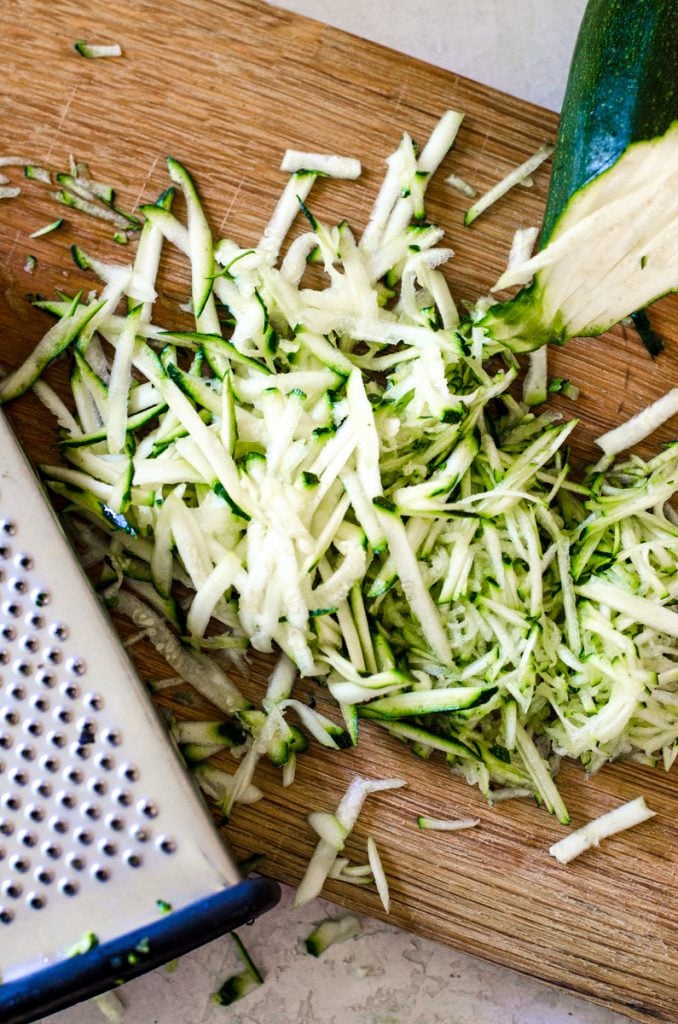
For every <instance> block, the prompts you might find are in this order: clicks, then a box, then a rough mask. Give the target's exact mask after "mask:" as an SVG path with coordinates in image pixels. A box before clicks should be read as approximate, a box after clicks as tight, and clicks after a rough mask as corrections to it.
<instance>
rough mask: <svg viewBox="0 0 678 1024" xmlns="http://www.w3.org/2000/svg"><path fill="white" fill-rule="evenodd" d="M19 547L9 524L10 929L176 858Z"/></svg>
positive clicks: (2, 673)
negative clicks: (122, 876) (92, 888)
mask: <svg viewBox="0 0 678 1024" xmlns="http://www.w3.org/2000/svg"><path fill="white" fill-rule="evenodd" d="M20 544H21V541H20V528H19V526H18V524H17V522H16V521H15V520H14V519H12V518H8V517H2V518H0V755H1V756H0V925H3V924H5V925H9V924H11V923H12V921H14V920H16V919H17V916H18V914H19V912H20V911H21V908H22V907H24V908H26V910H27V911H28V910H35V911H38V910H40V909H42V908H43V907H45V906H46V905H47V903H48V900H49V899H52V898H54V897H57V898H61V897H63V898H69V897H73V896H75V895H77V894H78V893H81V892H84V887H86V886H87V885H90V884H91V885H97V886H98V885H100V884H105V883H107V882H108V881H109V880H110V879H111V878H113V877H114V875H115V873H116V871H120V870H121V869H124V870H135V869H138V868H139V867H141V866H142V865H143V864H144V862H145V860H146V859H147V854H148V853H154V852H155V853H157V854H159V855H163V856H166V855H171V854H172V853H174V851H175V849H176V842H175V840H174V839H173V838H172V837H171V836H166V835H156V834H155V833H154V831H153V821H154V819H155V818H156V817H157V816H158V813H159V809H158V807H157V805H156V804H155V802H154V801H153V800H151V799H149V798H148V797H147V796H145V795H144V794H143V793H140V792H138V791H137V790H136V789H135V788H134V787H135V784H137V783H138V782H139V781H140V773H139V770H138V768H137V766H136V765H135V764H134V763H133V762H131V761H130V760H128V757H127V755H126V752H125V749H124V741H125V737H124V735H123V733H122V732H121V730H120V729H118V728H116V726H115V724H113V723H111V722H110V721H107V720H106V719H105V717H104V716H105V712H106V706H105V700H104V698H103V696H102V695H101V694H100V693H98V692H97V690H96V689H95V688H94V687H92V682H91V681H90V680H89V676H90V672H89V669H88V666H87V664H86V662H85V660H84V659H83V658H82V657H81V656H80V655H79V654H78V653H77V651H74V650H72V649H70V648H69V641H70V630H69V627H68V625H67V624H66V623H65V622H63V621H61V620H60V619H58V618H56V617H51V616H50V614H49V611H50V606H51V605H52V604H53V601H52V595H51V593H50V590H49V588H47V587H45V586H44V585H43V583H42V582H41V580H40V579H39V578H38V576H37V574H36V566H35V565H34V559H33V558H32V556H31V555H30V554H29V553H28V552H26V551H24V550H22V549H21V547H20Z"/></svg>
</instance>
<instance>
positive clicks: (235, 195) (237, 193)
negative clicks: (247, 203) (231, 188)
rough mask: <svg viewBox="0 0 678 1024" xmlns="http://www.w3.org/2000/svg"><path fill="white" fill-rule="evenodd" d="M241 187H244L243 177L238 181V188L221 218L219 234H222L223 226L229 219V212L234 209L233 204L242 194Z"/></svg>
mask: <svg viewBox="0 0 678 1024" xmlns="http://www.w3.org/2000/svg"><path fill="white" fill-rule="evenodd" d="M241 188H242V178H241V179H240V181H239V182H238V184H237V186H236V189H235V192H234V193H233V195H232V196H231V201H230V203H229V204H228V206H227V207H226V210H225V211H224V216H223V217H222V218H221V223H220V224H219V235H221V231H222V228H223V226H224V224H225V223H226V221H227V220H228V215H229V213H230V212H231V210H232V209H233V204H234V203H235V201H236V199H237V198H238V196H239V195H240V190H241Z"/></svg>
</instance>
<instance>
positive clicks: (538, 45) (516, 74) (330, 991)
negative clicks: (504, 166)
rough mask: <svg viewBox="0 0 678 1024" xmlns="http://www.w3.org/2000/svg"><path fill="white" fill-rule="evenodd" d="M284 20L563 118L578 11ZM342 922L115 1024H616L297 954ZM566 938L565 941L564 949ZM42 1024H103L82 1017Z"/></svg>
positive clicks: (387, 939) (183, 973)
mask: <svg viewBox="0 0 678 1024" xmlns="http://www.w3.org/2000/svg"><path fill="white" fill-rule="evenodd" d="M278 3H279V4H280V6H283V7H285V8H287V9H288V10H293V11H296V12H298V13H300V14H306V15H309V16H311V17H315V18H318V19H320V20H322V21H325V22H327V23H328V24H331V25H335V26H336V27H339V28H342V29H345V30H347V31H350V32H353V33H355V34H357V35H361V36H363V37H365V38H368V39H372V40H374V41H376V42H379V43H382V44H384V45H386V46H390V47H392V48H394V49H397V50H400V51H403V52H407V53H409V54H411V55H413V56H416V57H419V58H421V59H424V60H427V61H428V62H429V63H432V64H437V65H439V66H441V67H445V68H447V69H449V70H451V71H454V72H457V73H460V74H463V75H466V76H467V77H469V78H474V79H476V80H477V81H482V82H485V83H487V84H489V85H492V86H494V87H495V88H498V89H502V90H504V91H506V92H509V93H512V94H514V95H517V96H521V97H523V98H525V99H528V100H532V101H533V102H535V103H539V104H541V105H542V106H546V107H550V108H551V109H554V110H557V109H559V106H560V103H561V99H562V95H563V89H564V84H565V78H566V74H567V67H568V63H569V58H570V54H571V51H572V46H573V44H574V39H575V36H576V32H577V27H578V24H579V20H580V17H581V13H582V11H583V9H584V6H585V0H408V2H407V3H406V2H404V0H278ZM341 915H342V911H341V910H339V909H338V908H337V907H334V906H332V905H331V904H329V903H326V902H324V901H321V900H318V901H316V902H315V903H313V904H311V905H310V906H307V907H304V908H302V909H299V910H292V909H291V894H290V892H289V890H285V892H284V895H283V900H282V903H281V905H280V906H279V907H278V908H276V910H274V911H272V912H271V913H269V914H268V915H266V916H265V917H263V918H261V919H259V920H258V921H256V922H255V923H254V924H253V925H250V926H248V927H246V928H243V929H241V931H240V933H239V934H240V936H241V938H242V939H243V941H244V942H245V944H246V946H247V948H248V950H249V952H250V954H251V955H252V957H253V959H254V961H255V962H256V964H257V965H258V966H259V968H260V970H261V971H262V973H263V974H264V975H265V984H264V985H263V986H261V987H260V988H258V989H256V990H255V991H253V992H252V993H250V994H249V995H248V996H247V998H246V999H243V1000H242V1002H240V1003H237V1004H236V1005H234V1006H233V1007H231V1008H230V1009H225V1008H223V1007H219V1006H215V1005H214V1004H213V1002H212V1001H211V994H212V992H213V991H214V990H215V989H216V988H218V987H219V985H220V984H221V983H222V982H223V981H224V980H225V979H226V978H227V977H229V976H230V975H231V974H233V973H235V972H236V971H238V970H239V969H240V964H239V961H238V958H237V955H236V953H235V950H234V948H233V945H232V943H231V942H230V940H229V938H228V937H224V938H223V939H220V940H218V941H216V942H212V943H210V944H209V945H207V946H205V947H203V948H202V949H201V950H198V951H196V952H195V953H192V954H190V955H188V956H185V957H183V958H182V959H181V961H180V962H179V964H178V965H177V967H176V970H174V971H173V972H168V971H167V970H166V969H161V970H158V971H155V972H153V973H151V974H149V975H147V976H145V977H143V978H139V979H137V980H136V981H133V982H130V983H129V984H128V985H126V986H125V987H124V988H123V989H122V990H119V993H118V994H119V996H120V998H121V999H122V1001H123V1002H124V1004H125V1016H124V1024H223V1022H226V1021H227V1022H228V1024H623V1022H624V1019H625V1018H622V1017H620V1016H619V1015H617V1014H613V1013H610V1012H609V1011H607V1010H605V1009H603V1008H601V1007H597V1006H593V1005H592V1004H589V1003H586V1002H583V1001H582V1000H580V999H575V998H573V997H572V996H569V995H567V994H566V993H563V992H560V991H558V990H556V989H552V988H549V987H547V986H545V985H542V984H540V983H539V982H537V981H533V980H532V979H530V978H526V977H523V976H522V975H519V974H516V973H514V972H512V971H509V970H506V969H504V968H500V967H496V966H494V965H493V964H489V963H485V962H483V961H481V960H478V959H476V958H474V957H471V956H467V955H464V954H462V953H457V952H454V951H453V950H450V949H447V948H446V947H443V946H440V945H438V944H436V943H433V942H429V941H426V940H424V939H420V938H417V937H413V936H412V935H409V934H408V933H406V932H403V931H400V930H398V929H396V928H393V927H389V926H387V925H384V924H382V923H381V922H378V921H373V920H370V919H368V918H364V919H363V920H362V932H361V934H360V935H359V936H357V937H355V938H352V939H350V940H348V941H347V942H345V943H343V944H341V945H337V946H334V947H332V948H331V949H329V950H328V951H327V952H326V953H325V954H324V955H323V956H322V957H321V958H319V959H317V960H316V959H314V958H313V957H310V956H309V955H308V954H307V953H306V952H305V950H304V946H303V940H304V938H305V936H306V935H308V933H309V932H310V931H311V930H312V928H313V927H314V926H315V925H316V924H317V923H319V922H320V921H321V920H323V919H324V918H326V917H328V916H331V917H339V916H341ZM575 941H576V937H575V936H573V942H575ZM48 1020H49V1024H102V1021H103V1020H104V1017H103V1016H102V1014H101V1013H100V1011H99V1010H98V1009H97V1008H96V1007H95V1006H94V1005H93V1004H91V1003H89V1004H82V1005H80V1006H78V1007H75V1008H73V1009H71V1010H66V1011H63V1012H62V1013H60V1014H56V1015H54V1016H52V1017H50V1018H48Z"/></svg>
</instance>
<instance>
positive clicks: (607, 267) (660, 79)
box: [480, 0, 678, 351]
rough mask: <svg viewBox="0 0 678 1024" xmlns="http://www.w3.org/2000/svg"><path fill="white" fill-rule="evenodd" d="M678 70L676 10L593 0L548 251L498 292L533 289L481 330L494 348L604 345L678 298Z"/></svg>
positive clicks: (567, 120) (555, 183)
mask: <svg viewBox="0 0 678 1024" xmlns="http://www.w3.org/2000/svg"><path fill="white" fill-rule="evenodd" d="M676 67H678V6H677V5H676V4H675V2H674V0H589V3H588V6H587V8H586V11H585V14H584V19H583V21H582V25H581V28H580V31H579V36H578V39H577V44H576V47H575V52H574V56H573V59H572V64H571V67H570V74H569V78H568V83H567V89H566V93H565V99H564V101H563V109H562V114H561V118H560V126H559V130H558V136H557V140H556V148H555V153H554V159H553V170H552V174H551V183H550V188H549V195H548V200H547V204H546V212H545V215H544V220H543V225H542V231H541V239H540V251H539V252H538V253H537V254H536V255H535V256H533V257H532V258H531V259H528V260H527V261H525V262H523V263H521V264H520V265H518V266H516V267H514V268H511V269H509V270H508V271H507V272H506V273H505V274H504V275H503V276H502V277H501V278H500V280H499V281H498V282H497V285H496V286H495V290H498V289H501V288H507V287H510V286H512V285H516V284H520V285H527V287H524V288H522V289H521V290H520V291H519V292H518V293H517V294H516V295H515V296H514V297H513V298H512V299H510V300H508V301H506V302H501V303H496V304H494V305H492V306H490V308H489V309H488V311H487V313H486V315H485V316H484V318H483V319H482V320H481V321H480V322H481V324H482V326H483V327H484V328H485V329H486V331H487V332H488V334H489V335H490V336H491V337H492V338H493V339H494V340H496V341H501V342H503V343H504V344H506V345H507V346H508V347H509V348H511V349H513V350H514V351H528V350H531V349H534V348H538V347H539V346H541V345H543V344H545V343H546V342H556V343H559V344H562V343H564V342H565V341H567V340H568V339H569V338H572V337H575V336H592V335H597V334H601V333H602V332H603V331H605V330H607V329H608V328H609V327H612V326H613V325H614V324H615V323H618V322H619V321H620V320H622V319H623V318H624V317H626V316H629V315H630V314H632V313H633V312H634V311H635V310H638V309H641V308H643V307H645V306H647V305H648V303H650V302H652V301H654V300H655V299H657V298H659V297H660V296H662V295H664V294H666V293H668V292H670V291H675V290H676V288H678V270H677V269H676V267H677V266H678V232H677V231H676V224H677V223H678V191H677V190H676V187H675V180H674V178H673V177H672V175H673V173H674V168H675V166H676V160H677V159H678V80H677V79H676V73H675V69H676ZM533 275H534V277H533V280H532V282H531V284H528V282H529V280H530V278H532V276H533Z"/></svg>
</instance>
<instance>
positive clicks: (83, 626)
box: [0, 415, 251, 996]
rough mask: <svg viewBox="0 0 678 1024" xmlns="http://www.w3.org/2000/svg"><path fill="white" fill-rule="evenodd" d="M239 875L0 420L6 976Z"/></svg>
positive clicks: (0, 793) (1, 900) (138, 923)
mask: <svg viewBox="0 0 678 1024" xmlns="http://www.w3.org/2000/svg"><path fill="white" fill-rule="evenodd" d="M238 882H239V876H238V872H237V869H236V867H235V865H234V862H233V860H232V858H231V856H230V854H229V853H228V851H227V850H226V849H225V847H224V845H223V844H222V842H221V841H220V839H219V837H218V835H217V833H216V831H215V830H214V828H213V826H212V823H211V819H210V817H209V814H208V812H207V809H206V807H205V805H204V804H203V802H202V800H201V799H200V797H199V796H198V794H197V792H196V790H195V788H194V786H193V783H192V782H191V780H190V779H189V778H188V777H187V775H186V773H185V771H184V769H183V766H182V765H181V763H180V761H179V759H178V757H177V755H176V754H175V751H174V750H173V749H172V747H171V745H170V743H169V741H168V739H167V737H166V735H165V732H164V729H163V727H162V725H161V724H160V722H159V720H158V718H157V716H156V713H155V711H154V710H153V708H152V706H151V704H150V701H149V700H148V698H147V696H146V693H145V691H144V689H143V687H142V685H141V683H140V681H139V680H138V678H137V676H136V674H135V673H134V670H133V669H132V666H131V664H130V662H129V660H128V659H127V656H126V655H125V653H124V651H123V650H122V647H121V645H120V642H119V640H118V638H117V636H116V635H115V633H114V631H113V628H112V626H111V624H110V622H109V620H108V618H107V617H106V615H105V613H104V612H103V610H102V609H101V607H100V605H99V602H98V599H97V598H96V597H95V595H94V594H93V593H92V591H91V589H90V586H89V584H88V582H87V581H86V579H85V577H84V574H83V573H82V571H81V569H80V567H79V566H78V565H77V563H76V562H75V559H74V557H73V555H72V552H71V550H70V547H69V545H68V542H67V541H66V539H65V537H64V535H63V533H62V531H61V528H60V526H59V524H58V522H57V520H56V518H55V516H54V514H53V512H52V510H51V509H50V508H49V506H48V504H47V502H46V499H45V497H44V495H43V493H42V490H41V488H40V486H39V484H38V483H37V481H36V479H35V477H34V476H33V472H32V470H31V469H30V467H29V465H28V463H27V462H26V460H25V458H24V456H23V454H22V452H21V450H20V449H19V447H18V444H17V442H16V440H15V439H14V436H13V434H12V433H11V431H10V429H9V427H8V425H7V424H6V422H5V420H4V418H3V417H2V416H1V415H0V968H1V970H2V980H3V982H7V981H11V980H13V979H19V978H22V977H24V976H26V975H27V974H29V973H30V972H32V971H35V970H39V969H41V968H44V967H45V965H48V964H50V963H54V962H58V961H59V960H62V959H63V958H64V955H65V951H66V949H67V947H68V946H69V945H71V944H73V943H75V942H77V941H78V940H79V939H80V937H81V936H82V935H83V933H85V932H88V931H91V932H94V933H95V934H96V936H97V938H98V939H99V940H100V942H101V943H105V942H107V941H110V940H112V939H115V938H117V937H120V936H121V935H125V934H127V933H129V932H131V931H133V930H134V929H138V928H140V927H144V926H146V925H149V924H152V923H153V922H154V921H157V919H158V915H159V911H158V907H157V902H156V901H158V900H163V901H166V902H167V903H169V904H171V906H172V907H173V908H174V909H175V910H180V909H181V908H182V907H184V908H185V907H188V906H190V905H191V904H193V903H195V901H197V900H200V899H204V898H206V897H209V896H210V895H211V894H214V893H217V892H219V891H221V890H223V889H224V888H225V887H229V886H234V885H236V883H238ZM250 909H251V908H250ZM250 916H251V914H250ZM223 930H226V926H224V928H223ZM194 944H196V943H194ZM1 995H2V986H0V996H1Z"/></svg>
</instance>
